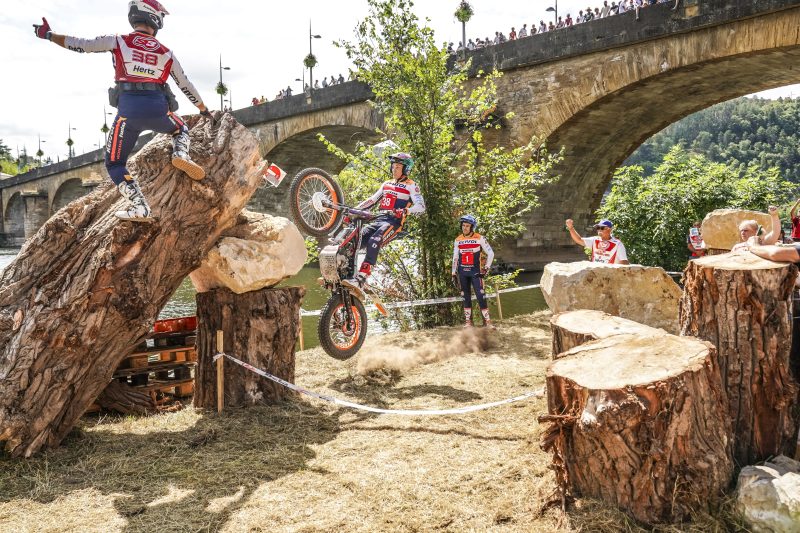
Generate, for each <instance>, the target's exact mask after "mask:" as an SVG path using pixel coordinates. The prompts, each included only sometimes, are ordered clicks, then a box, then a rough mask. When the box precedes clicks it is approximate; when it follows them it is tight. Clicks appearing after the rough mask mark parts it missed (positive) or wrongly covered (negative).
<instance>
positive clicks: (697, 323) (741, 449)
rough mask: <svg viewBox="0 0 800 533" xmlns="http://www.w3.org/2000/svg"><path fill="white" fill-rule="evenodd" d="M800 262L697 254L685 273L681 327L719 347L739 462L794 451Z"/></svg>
mask: <svg viewBox="0 0 800 533" xmlns="http://www.w3.org/2000/svg"><path fill="white" fill-rule="evenodd" d="M795 279H797V267H795V266H794V265H791V264H786V263H773V262H771V261H767V260H764V259H760V258H758V257H756V256H755V255H753V254H751V253H749V252H743V253H729V254H724V255H715V256H710V257H704V258H701V259H695V260H693V261H690V262H689V265H688V266H687V267H686V270H685V271H684V281H685V283H684V295H683V299H682V300H681V306H680V319H681V331H682V334H683V335H692V336H694V337H698V338H700V339H704V340H707V341H709V342H711V343H712V344H714V345H715V346H716V348H717V357H718V358H719V366H720V370H721V374H722V383H723V387H724V390H725V392H726V393H727V395H728V399H729V405H730V419H731V421H732V426H733V438H734V460H735V461H736V462H737V463H738V464H739V466H745V465H748V464H753V463H755V462H757V461H762V460H764V459H766V458H767V457H769V456H773V455H779V454H782V453H783V454H786V455H789V456H791V455H792V454H794V450H795V436H796V435H797V427H798V426H797V422H798V420H797V417H796V415H795V414H794V410H795V408H796V405H797V391H798V387H797V381H796V378H795V377H793V376H792V373H791V370H790V363H789V360H790V353H791V339H792V327H791V313H792V307H791V304H792V301H791V297H792V289H793V287H794V281H795Z"/></svg>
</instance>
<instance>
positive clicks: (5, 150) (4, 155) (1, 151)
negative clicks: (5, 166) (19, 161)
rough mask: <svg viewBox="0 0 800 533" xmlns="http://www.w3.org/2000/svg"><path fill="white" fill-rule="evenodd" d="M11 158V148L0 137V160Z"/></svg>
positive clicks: (9, 159)
mask: <svg viewBox="0 0 800 533" xmlns="http://www.w3.org/2000/svg"><path fill="white" fill-rule="evenodd" d="M12 159H13V157H12V156H11V148H9V147H8V146H6V145H5V144H4V143H3V139H0V160H3V161H11V160H12Z"/></svg>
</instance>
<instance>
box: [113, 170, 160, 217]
mask: <svg viewBox="0 0 800 533" xmlns="http://www.w3.org/2000/svg"><path fill="white" fill-rule="evenodd" d="M117 190H118V191H119V193H120V194H121V195H122V196H123V197H124V198H125V199H126V200H128V201H129V202H130V203H131V205H130V207H128V208H127V209H125V210H124V211H117V212H116V213H114V216H116V217H117V218H119V219H121V220H131V221H134V222H149V221H151V220H153V219H152V218H150V206H149V205H147V200H146V199H145V197H144V194H142V189H140V188H139V184H138V183H136V181H135V180H131V181H123V182H122V183H120V184H119V185H117Z"/></svg>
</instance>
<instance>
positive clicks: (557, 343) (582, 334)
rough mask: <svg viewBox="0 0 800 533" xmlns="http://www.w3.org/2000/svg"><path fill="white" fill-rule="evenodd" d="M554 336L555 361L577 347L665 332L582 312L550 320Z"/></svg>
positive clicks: (622, 319) (618, 318) (605, 315)
mask: <svg viewBox="0 0 800 533" xmlns="http://www.w3.org/2000/svg"><path fill="white" fill-rule="evenodd" d="M550 330H551V331H552V332H553V353H552V357H553V359H558V358H559V357H561V356H562V355H563V354H564V352H566V351H568V350H571V349H572V348H574V347H576V346H580V345H581V344H585V343H587V342H590V341H596V340H598V339H607V338H608V337H613V336H614V335H622V334H625V333H630V334H636V335H666V334H667V332H666V331H664V330H663V329H658V328H653V327H650V326H646V325H644V324H639V323H638V322H634V321H633V320H628V319H626V318H620V317H618V316H614V315H609V314H608V313H604V312H603V311H594V310H589V309H580V310H578V311H568V312H566V313H558V314H557V315H553V316H552V318H550Z"/></svg>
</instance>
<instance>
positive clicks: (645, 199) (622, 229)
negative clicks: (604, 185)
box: [598, 146, 794, 271]
mask: <svg viewBox="0 0 800 533" xmlns="http://www.w3.org/2000/svg"><path fill="white" fill-rule="evenodd" d="M793 187H794V186H793V185H792V184H791V183H790V182H788V181H786V180H784V179H783V178H781V175H780V172H779V171H778V169H776V168H772V169H768V170H762V169H760V168H759V167H757V166H755V165H752V166H749V167H747V168H746V169H745V170H744V171H741V170H740V169H739V168H738V167H737V166H734V167H731V166H728V165H723V164H720V163H713V162H711V161H709V159H708V158H706V157H705V156H702V155H697V154H691V153H689V152H687V151H686V150H685V149H683V148H682V147H680V146H676V147H673V148H672V149H671V150H670V151H669V152H668V153H667V155H666V156H665V157H664V159H663V161H662V162H661V163H660V164H659V165H658V166H657V167H656V168H655V170H654V172H653V173H652V174H650V175H647V174H646V173H645V170H644V168H643V167H641V166H638V165H636V166H626V167H622V168H620V169H619V170H618V171H617V172H616V173H615V174H614V178H613V181H612V188H611V192H610V193H609V194H608V196H607V197H606V198H605V201H604V202H603V205H602V206H601V208H600V210H599V212H598V216H599V217H600V218H608V219H611V220H612V221H613V222H614V234H615V236H616V237H618V238H619V239H620V240H622V242H623V243H624V244H625V247H626V248H627V250H628V256H629V258H630V260H631V262H632V263H639V264H643V265H654V266H662V267H664V268H665V269H667V270H673V271H675V270H683V268H684V267H685V266H686V261H687V259H688V254H689V251H688V250H687V247H686V244H687V243H686V238H687V235H688V232H689V227H690V226H691V225H692V223H693V222H694V221H695V220H702V219H703V218H704V217H705V215H706V214H707V213H708V212H710V211H713V210H714V209H722V208H741V209H755V210H759V211H766V209H767V207H768V206H769V205H780V204H782V203H785V202H787V201H788V199H789V198H790V196H791V194H792V193H793V190H792V189H793Z"/></svg>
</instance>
